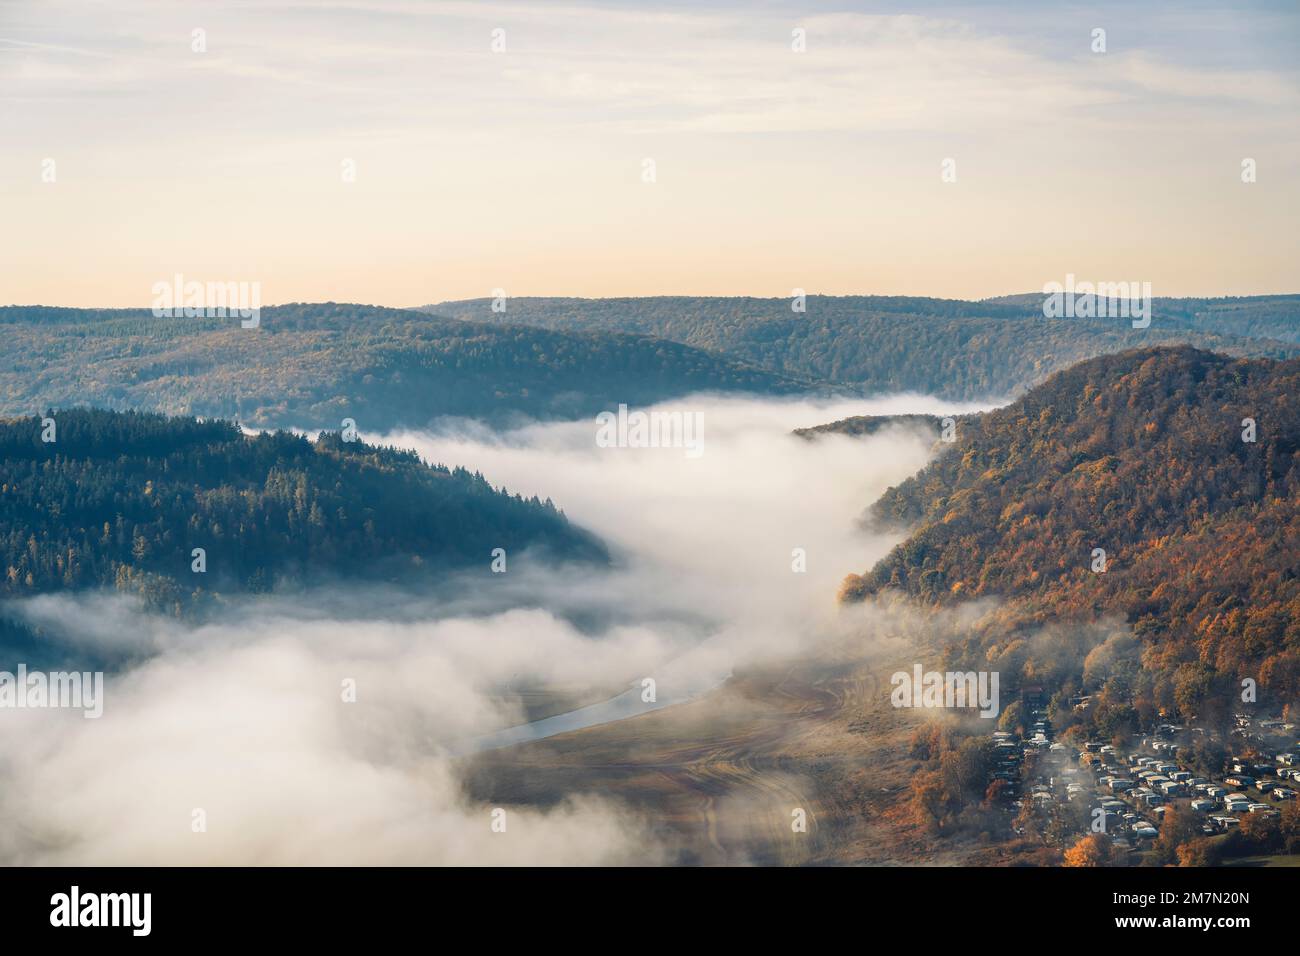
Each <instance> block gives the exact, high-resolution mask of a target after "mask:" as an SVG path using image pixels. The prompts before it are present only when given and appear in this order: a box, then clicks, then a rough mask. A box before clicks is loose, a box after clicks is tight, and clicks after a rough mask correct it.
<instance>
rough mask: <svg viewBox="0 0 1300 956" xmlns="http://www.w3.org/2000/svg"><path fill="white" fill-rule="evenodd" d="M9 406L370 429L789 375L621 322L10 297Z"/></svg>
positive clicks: (492, 418) (3, 394) (647, 399)
mask: <svg viewBox="0 0 1300 956" xmlns="http://www.w3.org/2000/svg"><path fill="white" fill-rule="evenodd" d="M0 333H3V334H2V335H0V414H3V415H29V414H34V413H36V412H38V411H41V410H43V409H45V408H49V407H55V408H62V407H72V406H85V405H90V406H95V407H100V408H111V409H117V410H126V409H138V410H146V411H155V412H161V413H164V414H172V415H198V416H203V417H223V418H229V419H237V420H238V421H240V422H242V423H244V424H248V425H253V426H256V427H259V428H273V427H299V428H304V429H308V430H312V431H315V430H318V429H337V428H339V427H340V423H341V421H342V420H343V419H344V418H352V419H354V420H355V421H356V423H357V426H358V427H359V428H360V429H361V430H362V431H368V432H374V431H385V430H389V429H392V428H397V427H420V426H424V425H426V424H428V423H429V422H430V421H431V420H433V419H436V418H439V417H443V416H458V417H459V416H464V417H470V418H478V419H483V420H487V421H489V422H492V423H494V424H506V423H511V422H515V421H518V420H521V419H525V418H538V419H547V418H579V417H588V416H594V415H595V414H597V413H598V412H600V411H603V410H606V409H612V408H615V407H617V405H618V404H619V403H626V404H629V405H644V404H649V403H651V402H655V401H660V400H663V399H667V398H673V397H678V396H681V395H684V394H687V393H690V392H695V391H704V390H707V391H723V392H755V393H760V394H789V393H792V392H797V391H802V390H804V389H806V388H808V387H810V386H809V385H808V383H806V382H798V381H795V380H793V379H791V378H789V377H786V376H782V375H779V374H775V373H773V372H770V371H763V370H760V369H757V368H754V367H752V366H748V365H745V364H742V363H740V362H737V361H733V360H731V359H728V358H725V357H722V356H718V355H712V354H709V353H706V352H702V351H700V350H698V349H695V348H691V347H689V346H685V345H681V344H678V343H674V342H666V341H656V340H651V339H647V338H645V337H642V336H637V335H625V334H621V333H617V332H567V331H550V330H545V329H535V328H525V327H514V326H502V325H497V324H491V323H466V322H460V321H456V320H453V319H446V318H438V317H435V316H428V315H424V314H422V313H419V312H414V311H406V310H401V309H384V308H377V307H372V306H362V305H343V304H335V303H324V304H316V305H289V306H281V307H275V308H267V309H263V310H262V315H261V325H260V327H259V328H255V329H243V328H241V327H240V323H239V320H238V319H233V318H232V319H205V318H155V317H153V315H152V314H151V313H150V312H148V311H147V310H142V309H141V310H93V309H92V310H87V309H54V308H45V307H8V308H0Z"/></svg>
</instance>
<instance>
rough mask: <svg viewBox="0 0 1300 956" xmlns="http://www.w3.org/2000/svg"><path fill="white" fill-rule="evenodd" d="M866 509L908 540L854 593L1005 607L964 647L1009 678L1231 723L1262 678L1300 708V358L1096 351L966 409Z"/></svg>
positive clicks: (963, 653) (852, 586) (847, 589)
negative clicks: (934, 446) (981, 410)
mask: <svg viewBox="0 0 1300 956" xmlns="http://www.w3.org/2000/svg"><path fill="white" fill-rule="evenodd" d="M1245 419H1252V420H1253V421H1254V422H1255V432H1254V436H1253V437H1254V439H1255V440H1254V441H1245V440H1243V434H1244V433H1245V431H1246V429H1245V428H1244V427H1243V420H1245ZM941 447H943V446H941ZM872 515H873V516H874V518H875V519H876V520H877V521H880V522H884V523H886V524H890V525H896V526H904V527H907V528H910V529H912V531H911V534H910V536H909V537H908V538H907V540H905V541H904V542H903V543H902V544H900V545H899V546H898V547H897V548H895V549H894V551H893V552H891V553H890V554H889V555H888V556H887V557H886V558H885V559H884V560H883V561H881V562H879V563H878V564H877V565H876V566H875V567H874V568H871V569H870V570H868V571H866V572H864V573H862V574H855V575H850V576H849V577H848V578H847V579H846V580H845V582H844V585H843V589H842V594H841V596H842V599H843V600H846V601H855V600H861V599H864V598H866V597H868V596H871V595H876V594H881V593H885V592H902V593H903V594H906V595H907V596H908V597H909V598H910V599H912V600H914V601H918V602H920V603H921V604H923V605H928V606H931V607H936V608H938V607H952V606H956V605H959V604H965V603H966V602H970V601H973V600H976V599H984V600H986V601H988V602H991V603H988V604H986V605H982V607H983V608H984V611H985V613H984V615H983V617H982V618H981V620H980V621H979V622H978V623H977V624H976V625H974V626H972V627H971V628H970V629H969V631H968V632H966V636H965V637H964V638H962V639H961V640H959V641H958V643H957V644H956V645H954V646H953V647H951V648H950V652H951V658H952V660H953V661H954V662H956V661H961V662H965V663H967V664H968V665H970V666H976V665H980V664H982V666H985V667H987V666H989V665H990V664H994V665H996V666H997V667H998V668H1000V669H1002V670H1003V680H1004V686H1005V685H1006V684H1010V686H1012V687H1016V686H1020V685H1022V684H1023V683H1024V682H1026V681H1028V682H1042V683H1044V684H1047V685H1048V686H1049V687H1051V688H1052V689H1053V690H1060V689H1062V688H1065V687H1070V688H1074V689H1078V688H1080V687H1083V688H1085V689H1088V690H1091V691H1098V690H1102V689H1104V688H1108V687H1109V688H1110V689H1111V691H1113V692H1114V694H1115V699H1116V701H1117V702H1118V701H1123V702H1124V703H1125V706H1132V707H1137V708H1138V709H1139V710H1143V709H1145V710H1147V711H1150V712H1154V710H1155V709H1157V708H1165V709H1167V710H1168V711H1169V712H1179V713H1182V714H1184V715H1186V714H1188V713H1198V712H1199V713H1201V714H1202V715H1204V714H1205V713H1206V712H1209V711H1214V712H1216V713H1218V714H1219V715H1220V716H1222V715H1223V714H1224V713H1225V712H1226V711H1227V710H1229V709H1230V708H1231V707H1232V705H1233V703H1234V701H1236V700H1237V691H1239V689H1240V681H1241V680H1242V679H1243V678H1251V679H1253V680H1255V681H1256V682H1257V683H1258V687H1259V693H1260V699H1261V701H1265V700H1267V702H1268V704H1269V705H1271V706H1272V707H1273V708H1275V709H1276V708H1280V707H1282V706H1284V705H1287V704H1291V705H1292V706H1294V705H1295V703H1296V702H1297V701H1300V360H1291V361H1285V362H1277V361H1269V360H1248V359H1236V358H1232V357H1229V356H1224V355H1217V354H1211V353H1207V352H1202V351H1198V350H1195V349H1192V348H1187V347H1182V348H1174V349H1145V350H1139V351H1134V352H1127V353H1123V354H1120V355H1112V356H1105V357H1101V358H1096V359H1092V360H1090V361H1087V362H1083V363H1081V364H1079V365H1076V366H1074V367H1072V368H1070V369H1069V370H1067V371H1064V372H1060V373H1058V374H1056V375H1055V376H1053V377H1052V378H1051V379H1049V380H1048V381H1047V382H1045V383H1044V384H1042V385H1040V386H1038V387H1036V388H1034V389H1033V390H1031V391H1030V392H1029V393H1028V394H1026V395H1025V396H1024V397H1023V398H1021V399H1020V400H1018V401H1016V402H1014V403H1013V404H1011V405H1009V406H1006V407H1004V408H1000V409H998V410H996V411H993V412H990V413H988V414H985V415H982V416H973V417H971V418H968V419H964V420H963V421H962V422H961V423H960V426H959V429H958V436H957V441H956V442H955V443H954V444H953V445H952V446H947V447H944V450H943V451H942V452H941V453H940V455H939V457H938V458H937V459H936V460H935V461H934V462H933V463H932V464H931V465H930V466H929V467H927V468H926V469H925V470H923V471H922V472H920V473H919V474H918V475H916V476H915V477H913V478H911V479H909V480H908V481H906V482H904V483H903V484H901V485H899V486H898V487H896V488H893V489H891V490H890V491H889V492H887V493H886V494H885V495H884V496H883V497H882V498H881V499H880V501H879V502H878V503H877V504H876V505H875V506H874V507H873V509H872ZM1099 550H1100V551H1104V552H1105V554H1104V565H1100V566H1099V565H1098V560H1097V559H1098V554H1099ZM1062 625H1068V626H1066V627H1062ZM1075 625H1081V626H1084V627H1085V628H1092V630H1090V631H1087V632H1083V631H1080V630H1079V629H1078V628H1075V627H1074V626H1075ZM1103 642H1104V647H1103V649H1102V650H1100V651H1098V650H1097V649H1098V646H1099V645H1103ZM1094 651H1097V654H1096V655H1094V654H1093V652H1094ZM1008 678H1009V679H1008ZM1112 681H1120V682H1121V684H1122V686H1119V685H1117V686H1112V685H1111V682H1112Z"/></svg>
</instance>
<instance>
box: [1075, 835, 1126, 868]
mask: <svg viewBox="0 0 1300 956" xmlns="http://www.w3.org/2000/svg"><path fill="white" fill-rule="evenodd" d="M1114 862H1115V854H1114V851H1113V849H1112V847H1111V845H1110V837H1108V836H1106V834H1104V833H1090V834H1088V835H1087V836H1085V837H1080V838H1079V840H1078V842H1076V843H1075V844H1074V846H1072V847H1070V848H1069V849H1068V850H1066V851H1065V861H1064V863H1063V864H1062V865H1064V866H1111V865H1112V864H1113V863H1114Z"/></svg>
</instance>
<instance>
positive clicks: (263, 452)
mask: <svg viewBox="0 0 1300 956" xmlns="http://www.w3.org/2000/svg"><path fill="white" fill-rule="evenodd" d="M52 420H53V429H52V430H51V429H50V427H49V426H48V423H43V422H42V419H41V418H37V417H31V418H21V419H5V420H0V549H2V550H3V553H2V554H0V568H3V571H4V577H3V581H2V582H0V593H2V594H3V595H5V596H10V597H12V596H23V595H32V594H37V593H41V592H49V591H59V590H72V589H79V588H97V587H116V588H119V589H123V590H128V591H136V592H140V593H143V594H144V596H145V597H146V598H147V599H148V601H149V603H150V604H151V605H153V606H157V607H163V608H165V609H167V610H169V611H175V610H179V609H181V608H184V607H186V606H188V605H189V603H190V602H191V601H192V599H194V598H196V597H201V596H203V595H210V594H212V593H213V592H248V591H254V592H260V591H268V590H272V589H275V588H278V587H294V586H298V585H304V584H310V583H313V582H318V581H322V580H333V579H339V578H342V579H346V580H349V581H353V582H356V581H363V580H368V579H369V580H373V579H384V580H389V581H393V580H399V579H405V578H411V579H412V580H421V579H422V578H421V576H422V575H428V574H434V573H437V572H439V571H443V570H447V569H451V568H464V567H481V568H482V569H483V570H484V571H485V572H486V571H488V569H489V567H490V563H491V560H492V551H493V549H495V548H503V549H505V551H506V558H507V565H506V567H507V570H509V569H510V568H511V567H512V565H510V563H509V562H510V561H512V560H514V561H518V560H521V557H520V556H521V555H522V554H523V552H524V551H525V550H526V549H536V550H537V551H542V552H545V554H546V557H547V559H548V560H561V559H571V560H575V561H595V562H602V563H603V562H605V561H607V560H608V555H607V553H606V551H605V548H604V546H603V545H602V544H601V543H600V542H599V541H598V540H597V539H595V538H594V537H592V536H591V535H589V534H588V533H586V532H585V531H583V530H581V529H579V528H576V527H574V526H573V525H571V524H570V523H569V522H568V521H567V519H566V518H565V517H564V515H563V514H562V513H561V512H560V511H558V510H557V509H556V508H555V507H554V506H553V505H552V504H551V503H550V502H549V501H547V502H540V501H538V500H537V499H535V498H534V499H529V500H525V499H523V498H521V497H519V496H517V495H513V496H512V495H510V494H508V493H507V492H506V491H504V490H498V489H496V488H493V487H492V486H491V485H489V484H488V482H487V481H486V480H485V479H484V478H483V477H482V476H481V475H478V474H471V473H469V472H468V471H465V470H464V469H459V468H458V469H455V470H448V469H447V468H445V467H441V466H436V467H430V466H428V465H425V464H424V463H422V462H421V461H420V460H419V458H418V457H417V456H416V455H414V454H413V453H411V452H406V451H399V450H396V449H391V448H377V447H373V446H370V445H366V444H364V443H362V442H360V441H354V442H349V441H344V440H343V438H342V436H341V435H339V434H338V433H327V434H324V435H322V436H321V437H320V439H319V440H318V441H317V442H315V443H312V442H309V441H308V440H307V439H305V438H303V437H300V436H298V435H294V434H291V433H288V432H280V433H262V434H259V435H256V436H246V435H245V434H243V433H242V432H241V431H240V430H239V429H238V428H236V427H235V426H234V425H232V424H230V423H228V422H225V421H197V420H195V419H193V418H168V417H165V416H160V415H154V414H143V413H136V412H125V413H119V412H107V411H98V410H93V411H92V410H68V411H58V412H55V413H53V415H52ZM43 437H53V438H54V441H52V442H46V441H43V440H42V438H43ZM195 548H201V549H203V551H204V556H203V557H204V561H205V563H206V568H205V570H203V571H196V570H195V567H194V560H195V556H194V553H193V549H195Z"/></svg>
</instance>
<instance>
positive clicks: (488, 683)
mask: <svg viewBox="0 0 1300 956" xmlns="http://www.w3.org/2000/svg"><path fill="white" fill-rule="evenodd" d="M659 408H660V409H661V410H663V409H671V410H680V411H684V412H688V413H695V414H699V415H701V416H702V422H703V454H701V455H700V456H699V457H695V458H692V457H688V456H687V455H686V454H685V453H684V451H683V450H682V449H681V448H657V449H640V448H600V447H597V445H596V442H595V435H596V428H597V426H596V423H595V422H594V421H584V422H576V423H561V424H543V425H533V426H529V427H526V428H522V429H519V430H515V431H512V432H508V433H504V434H497V433H492V432H489V431H486V430H484V429H482V428H481V427H478V426H473V425H465V424H461V425H459V426H448V428H446V429H444V430H442V431H440V432H439V433H436V434H435V433H429V432H418V433H397V434H391V435H374V434H364V431H363V436H364V437H365V439H366V440H367V441H379V442H383V443H388V444H396V445H402V446H407V447H412V448H415V449H416V450H418V451H419V452H420V454H421V455H423V456H424V457H425V458H426V460H428V461H430V462H440V463H445V464H447V465H453V466H454V465H464V466H466V467H468V468H470V469H472V470H479V471H481V472H483V474H484V475H485V476H486V477H487V478H488V480H490V481H491V482H492V483H493V484H495V485H498V486H500V485H504V486H506V487H507V488H509V489H510V491H511V492H519V493H522V494H524V495H533V494H536V495H538V496H540V497H542V498H546V497H550V498H552V499H553V500H554V501H555V503H556V504H557V505H558V506H560V507H561V508H563V509H564V511H565V512H566V513H567V514H568V516H569V517H570V519H571V520H573V521H575V522H576V523H578V524H580V525H583V526H585V527H587V528H588V529H590V530H592V531H593V532H595V533H596V534H598V535H600V536H601V537H602V538H604V539H605V541H606V542H608V543H609V544H610V546H611V548H612V550H614V552H615V554H616V558H617V560H616V566H615V567H614V568H613V569H612V570H607V571H604V570H602V571H582V572H575V571H573V570H572V569H555V568H546V567H539V566H537V565H536V564H533V565H530V564H529V562H528V561H527V556H526V555H525V556H519V555H509V556H508V561H509V562H510V563H509V565H508V567H509V570H508V571H507V573H505V574H499V575H492V576H491V577H490V578H488V579H487V580H484V579H483V578H476V579H475V580H474V582H473V583H472V585H471V584H468V583H466V582H457V581H450V582H447V585H446V587H445V589H441V590H440V591H439V592H438V593H436V594H431V595H429V596H427V597H423V598H419V599H413V598H412V597H411V596H410V595H409V594H408V595H404V596H402V595H394V594H389V593H386V592H383V591H381V590H378V589H373V590H363V589H361V588H360V587H358V588H357V589H356V591H355V593H354V592H352V591H350V590H349V589H347V588H346V587H343V588H341V589H337V590H335V591H333V592H331V593H330V594H329V595H322V596H320V599H319V600H316V599H307V598H302V597H298V598H295V599H292V600H291V599H287V598H270V599H267V598H262V599H248V600H245V601H242V602H238V603H237V605H236V607H235V608H234V610H232V611H231V612H230V614H229V615H228V616H227V617H225V618H223V619H222V620H220V621H218V622H216V623H210V624H206V625H203V626H185V625H182V624H179V623H177V622H175V621H171V620H166V619H161V618H157V617H151V616H148V615H145V614H143V613H142V612H141V611H140V610H139V609H138V608H137V607H136V606H135V605H133V604H132V603H130V602H129V601H127V600H126V599H124V598H121V597H118V596H112V595H83V596H80V597H76V598H71V597H42V598H37V599H32V600H28V601H26V602H23V603H22V604H21V605H19V611H20V613H22V614H24V615H26V616H28V617H29V618H31V619H33V620H40V621H41V622H42V623H44V624H46V625H47V626H48V627H49V628H51V629H53V630H55V631H58V632H59V633H61V634H62V635H63V636H64V639H65V640H66V641H67V642H68V643H69V644H71V645H74V646H85V645H86V644H88V643H92V644H96V645H98V646H101V647H112V648H115V649H120V650H134V651H136V652H140V653H143V654H145V655H147V656H146V659H145V660H144V662H143V663H140V664H137V665H135V666H132V667H130V668H128V669H126V670H124V671H122V672H119V673H116V674H110V675H109V676H108V678H107V681H106V693H105V698H106V699H105V703H104V714H103V717H102V718H100V719H98V720H86V719H83V718H82V716H81V713H80V712H79V711H50V710H40V711H32V710H26V711H24V710H8V711H4V712H0V771H2V772H3V774H4V778H5V781H6V785H5V787H4V788H3V791H2V792H0V819H2V820H3V826H0V862H2V863H38V864H50V865H55V864H92V865H97V864H158V863H179V864H317V863H319V864H327V863H329V864H343V863H347V864H380V863H392V864H423V863H431V864H507V863H514V864H529V863H547V864H561V865H562V864H581V863H618V862H656V860H657V859H658V851H657V850H656V849H655V847H654V842H653V840H652V839H651V838H650V837H649V836H648V834H647V832H646V828H645V827H644V826H643V821H641V820H638V819H637V818H635V817H633V816H631V815H629V814H627V813H625V812H623V810H622V809H621V808H619V807H617V806H615V805H612V804H610V803H608V802H602V801H601V800H599V799H596V798H594V797H590V796H581V795H580V796H578V797H577V798H575V800H573V801H572V802H570V803H568V804H566V805H562V806H561V807H559V808H555V809H551V810H549V811H546V812H540V811H530V810H526V809H522V808H518V809H517V808H513V807H508V808H507V817H506V832H504V833H494V832H493V831H492V828H491V823H492V817H491V811H492V809H493V805H479V804H474V803H471V802H469V801H467V800H466V799H465V797H464V796H463V794H462V792H461V788H460V784H459V781H458V779H457V769H456V768H457V763H456V761H455V759H454V758H453V756H452V755H453V754H455V753H463V752H467V751H469V750H473V749H475V748H479V747H483V746H489V745H493V744H494V743H498V742H500V739H499V738H494V737H492V736H487V735H492V734H494V733H496V732H499V731H500V730H501V729H502V728H508V727H511V726H513V725H517V724H521V723H523V722H524V721H525V720H526V718H525V716H524V714H523V712H522V710H521V709H520V707H519V706H518V704H517V702H516V701H517V698H516V697H515V696H513V695H512V694H510V693H506V694H505V695H504V696H503V694H502V692H503V691H504V690H507V689H509V688H519V687H524V686H527V687H540V686H551V687H564V688H585V689H587V690H588V691H591V690H593V689H601V688H607V689H608V691H607V693H605V694H604V695H603V696H612V695H615V694H618V693H620V692H622V691H623V690H624V689H626V688H628V687H635V688H637V690H636V693H635V694H634V695H632V696H633V699H634V700H636V701H639V695H640V689H639V688H640V682H641V680H642V679H643V678H646V677H651V678H653V679H654V680H655V681H656V684H657V693H658V697H659V704H660V705H662V704H664V703H671V702H673V701H678V700H684V699H688V698H689V697H691V696H693V695H695V694H698V693H701V692H705V691H707V690H708V689H709V688H711V687H713V686H715V685H716V684H717V683H718V682H720V681H722V680H724V679H725V678H726V677H727V675H728V674H729V673H731V671H732V669H733V668H734V667H736V666H738V665H743V664H747V663H753V662H757V661H761V660H764V659H768V658H772V657H775V656H779V655H794V654H797V653H798V652H799V649H800V648H801V647H806V646H807V644H808V642H811V641H816V640H818V639H819V638H824V637H825V636H827V635H831V634H834V633H835V632H836V629H837V628H842V627H844V626H845V625H844V623H843V622H840V621H838V620H837V610H836V606H835V600H834V598H835V593H836V589H837V587H838V585H839V582H840V581H841V579H842V578H843V577H844V575H845V574H846V573H847V572H850V571H861V570H862V569H864V568H867V567H869V566H870V565H871V564H872V563H873V562H875V561H876V560H877V559H878V558H880V557H881V556H883V555H884V554H885V553H886V552H887V551H888V549H889V548H890V547H892V546H893V544H894V543H896V541H895V539H893V538H888V537H882V536H875V535H871V534H868V533H866V532H864V531H862V530H861V529H860V528H859V527H858V518H859V516H860V515H861V514H862V512H863V510H864V509H865V508H866V506H867V505H868V504H870V503H871V501H872V500H874V499H875V498H876V497H878V496H879V495H880V494H881V493H882V492H883V491H884V490H885V489H886V488H887V487H889V486H890V485H893V484H896V483H898V482H899V481H901V480H902V479H904V478H906V477H907V476H909V475H911V474H913V473H914V472H916V471H917V470H918V469H920V468H921V467H922V466H923V465H924V464H925V462H926V461H927V460H928V458H929V455H930V454H931V450H932V444H933V438H932V437H931V436H927V435H924V434H922V433H920V432H919V431H915V430H907V429H903V428H896V429H890V430H887V431H885V432H882V433H880V434H878V435H875V436H872V437H869V438H862V439H847V438H842V437H839V436H823V437H820V438H818V439H817V440H815V441H811V442H809V441H804V440H801V439H799V438H796V437H793V436H792V435H791V434H790V431H791V429H793V428H796V427H803V426H812V425H818V424H822V423H825V422H829V421H832V420H835V419H838V418H843V417H846V416H848V415H862V414H891V413H904V412H928V413H945V414H946V413H955V412H961V411H968V410H971V407H969V406H961V407H958V406H953V405H948V404H943V403H939V402H936V401H934V400H931V399H926V398H921V397H894V398H886V399H876V400H865V401H853V402H838V403H834V404H816V403H812V402H806V401H804V402H790V401H762V400H736V399H719V398H716V397H708V398H701V397H695V398H692V399H687V400H683V401H681V402H677V403H672V404H671V405H670V406H660V407H659ZM362 425H364V423H362ZM494 546H495V545H494V544H493V543H491V542H485V543H484V563H485V565H486V564H487V563H488V562H489V561H490V552H491V549H492V547H494ZM796 548H801V549H803V550H804V552H805V553H806V566H807V571H806V573H795V572H794V571H793V570H792V561H793V560H794V557H793V555H792V551H793V549H796ZM349 680H350V681H354V682H355V687H356V700H355V702H345V701H344V700H343V699H342V696H343V685H344V682H345V681H349ZM584 702H586V701H584ZM646 706H647V707H648V706H649V705H646ZM196 811H202V816H203V821H204V823H205V827H206V829H204V830H199V829H198V828H197V825H196V824H195V822H194V821H195V820H196V817H197V815H196Z"/></svg>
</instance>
